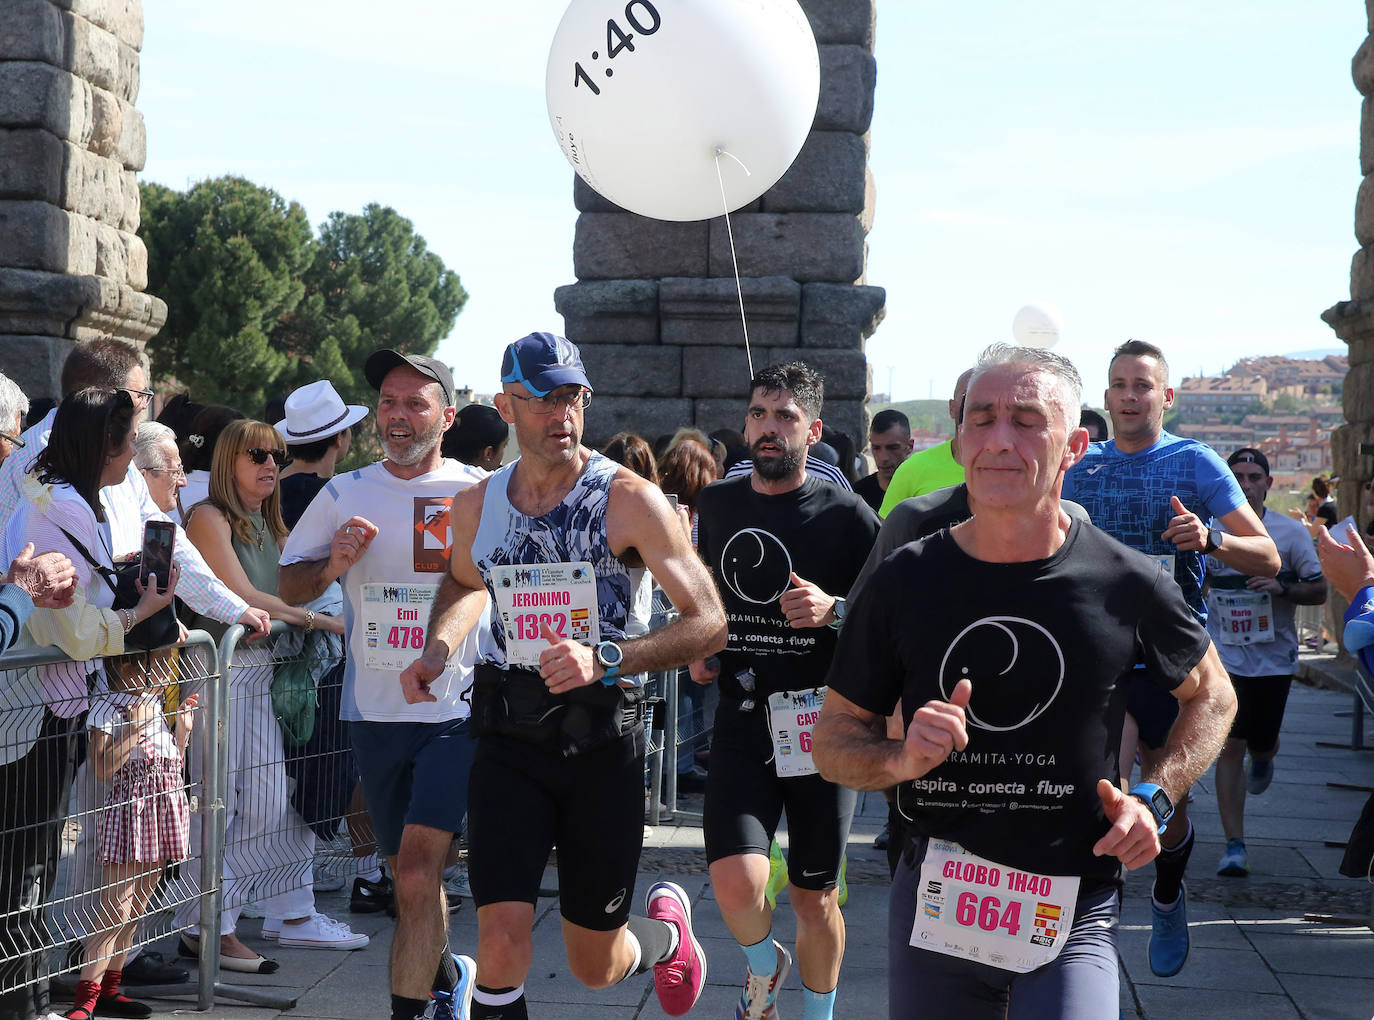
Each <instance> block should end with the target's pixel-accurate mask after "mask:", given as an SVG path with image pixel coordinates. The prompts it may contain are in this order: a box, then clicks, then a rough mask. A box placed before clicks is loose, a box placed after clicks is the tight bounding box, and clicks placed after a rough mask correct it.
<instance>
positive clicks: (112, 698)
mask: <svg viewBox="0 0 1374 1020" xmlns="http://www.w3.org/2000/svg"><path fill="white" fill-rule="evenodd" d="M133 703H134V698H133V696H131V695H128V694H115V693H112V692H106V693H104V694H97V695H96V696H95V697H94V698H92V699H91V711H90V714H88V715H87V716H86V726H87V727H89V728H90V729H93V730H100V731H101V732H102V733H107V734H109V735H110V736H111V737H113V738H115V739H116V740H118V739H119V738H120V737H123V736H124V735H125V733H126V732H128V728H129V727H130V726H132V725H133V723H131V722H130V721H129V719H128V717H127V716H125V714H124V709H125V707H126V706H128V705H131V704H133ZM143 736H144V737H145V738H146V739H147V747H145V746H144V742H143V741H142V740H140V741H139V742H138V743H137V744H135V745H134V748H133V750H132V751H130V752H129V760H130V761H141V760H143V759H145V758H148V757H158V758H173V759H175V758H176V757H177V745H176V738H175V737H173V736H172V731H171V730H170V729H168V728H167V720H166V717H165V716H164V715H163V714H162V713H161V712H158V714H157V715H155V716H153V718H151V719H150V720H148V722H146V723H144V724H143ZM149 748H151V749H152V752H153V753H152V755H149V754H148V749H149Z"/></svg>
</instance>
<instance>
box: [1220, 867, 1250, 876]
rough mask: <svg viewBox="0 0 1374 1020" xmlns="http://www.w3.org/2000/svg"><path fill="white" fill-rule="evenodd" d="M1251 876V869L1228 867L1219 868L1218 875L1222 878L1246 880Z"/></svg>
mask: <svg viewBox="0 0 1374 1020" xmlns="http://www.w3.org/2000/svg"><path fill="white" fill-rule="evenodd" d="M1249 874H1250V869H1249V868H1237V867H1226V868H1217V875H1218V877H1220V878H1246V877H1247V876H1249Z"/></svg>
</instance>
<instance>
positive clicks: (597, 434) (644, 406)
mask: <svg viewBox="0 0 1374 1020" xmlns="http://www.w3.org/2000/svg"><path fill="white" fill-rule="evenodd" d="M691 421H692V402H691V401H690V400H688V399H687V398H685V397H605V398H601V397H594V398H593V399H592V402H591V406H589V407H588V408H587V417H586V431H585V433H584V435H583V439H582V442H583V443H584V444H585V445H587V446H592V447H599V446H601V445H603V444H604V443H605V442H606V440H608V439H610V438H611V436H613V435H615V434H616V433H617V432H633V433H635V434H636V435H640V436H644V437H645V438H646V439H648V440H649V441H650V442H652V441H653V439H654V437H655V436H661V435H663V434H664V433H671V432H676V431H677V430H678V429H679V428H681V427H682V426H684V425H690V424H691Z"/></svg>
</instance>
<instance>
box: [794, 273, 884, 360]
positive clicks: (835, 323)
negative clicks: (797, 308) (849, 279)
mask: <svg viewBox="0 0 1374 1020" xmlns="http://www.w3.org/2000/svg"><path fill="white" fill-rule="evenodd" d="M886 313H887V292H886V291H885V290H883V288H882V287H854V286H849V285H847V284H842V283H808V284H807V285H806V286H805V287H803V288H802V322H801V342H802V346H803V347H838V348H845V349H848V350H863V343H864V341H865V340H867V339H868V338H869V337H870V336H872V335H873V331H874V330H876V329H877V328H878V323H880V322H882V321H883V316H884V315H885V314H886Z"/></svg>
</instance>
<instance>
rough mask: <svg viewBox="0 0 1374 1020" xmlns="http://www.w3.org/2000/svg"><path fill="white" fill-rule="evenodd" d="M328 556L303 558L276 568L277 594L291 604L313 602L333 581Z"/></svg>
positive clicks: (299, 604) (300, 604) (298, 604)
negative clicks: (323, 557)
mask: <svg viewBox="0 0 1374 1020" xmlns="http://www.w3.org/2000/svg"><path fill="white" fill-rule="evenodd" d="M334 579H335V578H334V577H331V576H330V574H329V560H328V558H325V559H322V560H304V561H302V562H300V563H290V564H287V565H286V566H283V567H278V568H277V596H278V597H279V598H280V599H281V600H282V601H283V602H286V603H289V604H291V605H293V606H303V605H305V604H306V603H307V602H314V601H315V600H316V599H317V598H319V597H320V596H321V595H323V594H324V590H325V589H326V588H328V587H329V585H330V583H331V582H333V581H334Z"/></svg>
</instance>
